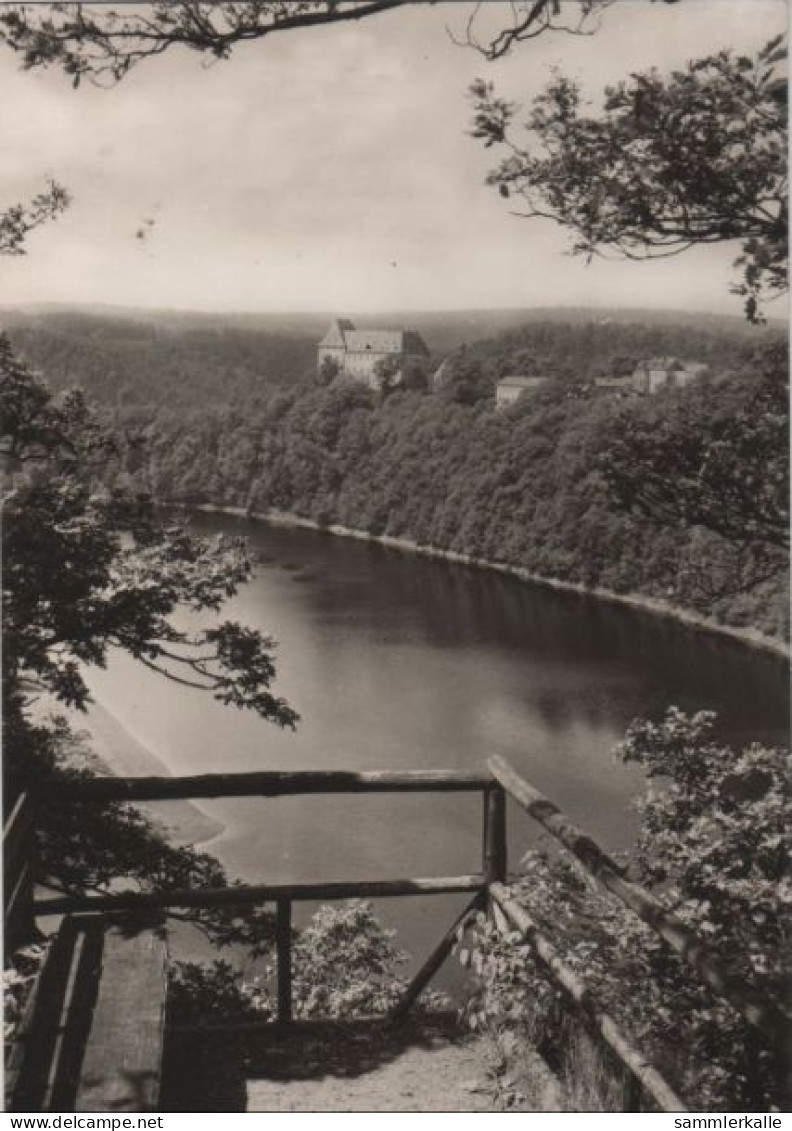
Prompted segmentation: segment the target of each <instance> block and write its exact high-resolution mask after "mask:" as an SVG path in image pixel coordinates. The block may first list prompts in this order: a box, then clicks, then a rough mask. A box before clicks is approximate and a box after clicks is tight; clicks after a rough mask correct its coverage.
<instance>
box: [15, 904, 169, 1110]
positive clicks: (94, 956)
mask: <svg viewBox="0 0 792 1131" xmlns="http://www.w3.org/2000/svg"><path fill="white" fill-rule="evenodd" d="M166 963H167V944H166V940H165V936H164V928H163V927H162V926H159V925H157V926H152V925H151V924H150V923H149V924H146V925H141V924H139V923H126V924H124V923H122V922H119V921H115V922H112V923H109V922H108V921H107V920H106V919H105V918H104V917H102V916H98V915H85V916H75V917H70V918H67V919H65V920H64V921H63V923H62V924H61V927H60V929H59V931H58V933H57V935H56V936H55V938H54V939H53V941H52V943H51V945H50V948H49V951H48V953H47V957H46V960H45V963H44V965H43V967H42V970H41V973H40V975H39V979H38V983H37V985H36V988H35V990H34V993H33V995H32V996H31V999H30V1001H29V1002H28V1007H27V1009H26V1011H25V1015H24V1017H23V1020H22V1022H21V1024H20V1027H19V1030H18V1032H17V1034H16V1036H15V1039H14V1041H13V1043H12V1044H11V1046H10V1048H9V1053H8V1060H7V1065H6V1110H9V1111H58V1112H66V1111H96V1112H103V1111H154V1110H156V1107H157V1103H158V1100H159V1079H160V1068H161V1060H162V1045H163V1030H164V1021H165V994H166Z"/></svg>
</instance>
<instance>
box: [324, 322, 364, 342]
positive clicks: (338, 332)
mask: <svg viewBox="0 0 792 1131" xmlns="http://www.w3.org/2000/svg"><path fill="white" fill-rule="evenodd" d="M354 329H355V324H354V322H351V321H350V319H349V318H336V319H335V320H334V321H333V322H332V323H331V325H330V329H329V330H328V331H327V333H326V334H325V336H324V337H323V338H322V340H321V342H320V343H319V345H320V346H342V347H343V346H344V345H345V344H346V342H345V338H346V335H347V334H348V333H349V332H350V331H351V330H354Z"/></svg>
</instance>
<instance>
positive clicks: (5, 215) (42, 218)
mask: <svg viewBox="0 0 792 1131" xmlns="http://www.w3.org/2000/svg"><path fill="white" fill-rule="evenodd" d="M69 201H70V197H69V194H68V192H67V191H66V189H65V188H64V187H63V185H61V184H58V182H57V181H55V180H53V179H52V178H50V179H49V180H48V181H47V186H46V188H45V189H44V190H43V191H42V192H39V193H37V194H36V195H35V196H34V197H33V198H32V199H31V200H29V201H26V202H24V203H22V202H20V203H19V204H12V205H10V206H9V207H7V208H6V209H5V211H4V212H0V255H25V254H26V248H25V242H26V240H27V237H28V236H29V234H30V233H31V232H33V231H35V230H36V228H40V227H41V226H42V224H46V223H47V222H48V221H49V220H54V219H56V218H57V217H58V216H59V215H60V214H61V213H62V212H63V211H64V210H65V209H66V208H67V207H68V206H69Z"/></svg>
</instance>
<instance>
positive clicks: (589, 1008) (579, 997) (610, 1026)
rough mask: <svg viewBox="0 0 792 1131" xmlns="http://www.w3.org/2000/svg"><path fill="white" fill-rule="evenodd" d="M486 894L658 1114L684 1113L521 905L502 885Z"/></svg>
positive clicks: (493, 886) (677, 1100) (491, 885)
mask: <svg viewBox="0 0 792 1131" xmlns="http://www.w3.org/2000/svg"><path fill="white" fill-rule="evenodd" d="M489 891H490V895H491V896H492V898H493V899H494V900H495V901H496V903H497V904H498V906H499V907H500V908H501V910H502V911H503V914H504V915H505V916H506V918H507V920H508V921H509V923H510V924H511V926H513V927H514V928H515V929H516V930H517V931H519V932H520V934H521V935H522V937H523V938H524V939H525V941H526V942H527V943H528V944H529V946H530V947H531V949H532V950H533V952H534V953H535V954H536V955H537V957H538V958H540V959H541V961H542V962H543V963H544V964H545V965H546V966H547V967H549V969H550V971H551V973H552V975H553V977H554V978H555V980H556V981H557V982H558V983H559V984H560V985H561V986H563V988H564V989H565V990H566V992H567V993H568V994H569V996H570V997H571V998H572V1000H573V1001H574V1002H576V1004H577V1005H578V1006H579V1007H580V1009H581V1010H582V1011H583V1012H584V1013H585V1015H586V1017H587V1018H588V1021H589V1023H590V1024H591V1025H593V1026H594V1028H595V1029H596V1030H597V1032H598V1033H599V1034H600V1036H601V1037H602V1039H603V1040H604V1041H605V1043H606V1044H607V1046H608V1047H609V1048H610V1049H611V1050H612V1051H613V1052H614V1053H615V1054H616V1056H617V1058H618V1059H619V1060H620V1061H621V1063H622V1064H623V1065H624V1066H625V1068H627V1069H628V1070H629V1071H630V1072H631V1073H632V1074H633V1076H634V1077H635V1079H636V1080H637V1081H638V1082H639V1083H640V1085H641V1087H642V1088H644V1089H645V1090H646V1091H647V1092H648V1093H649V1095H650V1096H651V1097H652V1099H653V1100H654V1101H655V1103H656V1104H657V1105H658V1107H659V1108H660V1110H661V1111H687V1110H688V1109H687V1106H686V1105H685V1104H684V1102H683V1101H682V1100H681V1099H680V1098H679V1096H678V1095H677V1094H676V1093H675V1092H674V1091H673V1089H672V1088H671V1087H670V1086H669V1085H668V1084H667V1083H666V1082H665V1080H664V1079H663V1078H662V1076H661V1075H660V1073H659V1072H658V1071H657V1070H656V1069H655V1068H653V1067H652V1065H651V1064H649V1063H648V1061H647V1060H646V1058H645V1057H644V1056H643V1055H642V1054H641V1053H640V1052H639V1051H638V1049H636V1047H635V1045H634V1044H633V1043H632V1042H631V1041H630V1040H629V1039H628V1038H627V1037H626V1036H625V1034H624V1033H623V1032H622V1031H621V1028H620V1027H619V1026H618V1025H617V1023H616V1022H615V1021H614V1019H613V1018H612V1017H611V1016H610V1014H609V1013H607V1012H606V1011H605V1010H603V1009H600V1008H599V1007H598V1006H597V1005H596V1004H595V1003H594V1001H593V999H592V997H591V994H590V993H589V991H588V989H587V988H586V985H585V983H584V982H583V981H582V980H581V979H580V978H579V977H578V975H577V974H576V973H575V972H574V970H572V969H571V967H569V966H568V965H567V964H566V963H565V962H564V960H563V959H562V958H561V956H560V955H559V953H558V951H557V950H556V948H555V947H554V946H553V944H552V943H551V942H550V940H549V939H548V938H547V936H546V935H545V934H543V932H542V931H541V930H540V928H539V926H538V925H537V924H536V923H535V922H534V920H533V919H532V918H531V916H530V915H529V914H528V912H527V911H526V909H525V908H524V907H523V905H522V904H521V903H518V902H517V900H516V899H514V897H513V896H512V895H511V893H510V892H509V890H508V888H506V887H504V885H503V884H499V883H493V884H490V886H489Z"/></svg>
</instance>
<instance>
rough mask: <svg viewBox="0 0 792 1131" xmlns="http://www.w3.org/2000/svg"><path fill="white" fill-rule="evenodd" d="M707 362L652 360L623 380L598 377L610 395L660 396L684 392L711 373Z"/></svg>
mask: <svg viewBox="0 0 792 1131" xmlns="http://www.w3.org/2000/svg"><path fill="white" fill-rule="evenodd" d="M709 371H710V368H709V366H708V365H706V364H705V363H704V362H703V361H680V360H679V358H676V357H651V358H648V359H647V360H646V361H641V362H639V363H638V365H636V367H635V369H634V370H633V372H632V373H626V374H624V375H623V376H621V377H596V378H595V380H594V384H595V386H596V387H597V388H598V389H605V390H607V391H609V392H618V391H624V392H635V393H657V392H659V391H660V390H661V389H684V388H686V387H687V386H688V385H689V384H690V383H691V382H692V381H697V380H698V379H699V378H700V377H703V376H704V375H705V374H707V373H709Z"/></svg>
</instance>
